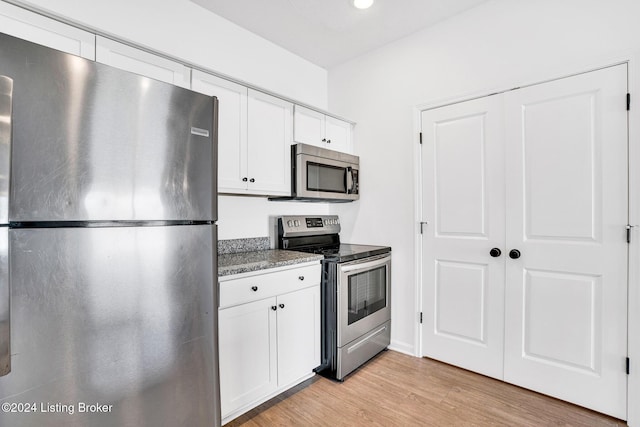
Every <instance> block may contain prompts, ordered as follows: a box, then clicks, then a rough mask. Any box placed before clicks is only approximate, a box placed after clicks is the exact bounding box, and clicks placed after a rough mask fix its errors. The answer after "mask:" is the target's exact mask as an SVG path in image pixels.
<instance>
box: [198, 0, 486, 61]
mask: <svg viewBox="0 0 640 427" xmlns="http://www.w3.org/2000/svg"><path fill="white" fill-rule="evenodd" d="M191 1H192V2H194V3H196V4H199V5H200V6H202V7H204V8H206V9H209V10H210V11H212V12H213V13H215V14H216V15H219V16H222V17H223V18H225V19H227V20H229V21H231V22H234V23H235V24H237V25H239V26H241V27H243V28H245V29H247V30H249V31H251V32H253V33H255V34H258V35H259V36H261V37H263V38H265V39H267V40H270V41H271V42H273V43H275V44H277V45H279V46H282V47H283V48H285V49H287V50H289V51H291V52H293V53H295V54H297V55H298V56H301V57H303V58H306V59H308V60H309V61H311V62H313V63H315V64H317V65H319V66H321V67H323V68H330V67H332V66H334V65H337V64H340V63H343V62H345V61H348V60H350V59H352V58H355V57H357V56H360V55H362V54H364V53H366V52H369V51H371V50H373V49H376V48H378V47H380V46H383V45H385V44H387V43H390V42H392V41H394V40H398V39H400V38H402V37H404V36H407V35H409V34H411V33H414V32H416V31H418V30H421V29H423V28H426V27H429V26H431V25H434V24H436V23H438V22H440V21H442V20H445V19H447V18H450V17H452V16H454V15H456V14H459V13H461V12H463V11H465V10H467V9H470V8H472V7H474V6H477V5H478V4H480V3H483V2H485V1H487V0H375V2H374V4H373V6H372V7H371V8H369V9H367V10H358V9H356V8H354V7H353V6H352V0H191Z"/></svg>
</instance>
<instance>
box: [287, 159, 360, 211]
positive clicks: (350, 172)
mask: <svg viewBox="0 0 640 427" xmlns="http://www.w3.org/2000/svg"><path fill="white" fill-rule="evenodd" d="M295 179H296V183H295V184H296V185H295V193H296V194H295V195H296V197H308V198H318V199H338V200H345V201H348V200H357V199H358V198H359V195H358V192H359V183H358V165H357V164H353V163H349V162H344V161H341V160H337V159H335V160H334V159H327V158H324V157H316V156H312V155H308V154H298V155H297V156H296V176H295Z"/></svg>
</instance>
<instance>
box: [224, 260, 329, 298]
mask: <svg viewBox="0 0 640 427" xmlns="http://www.w3.org/2000/svg"><path fill="white" fill-rule="evenodd" d="M268 271H269V270H264V272H261V273H259V274H256V275H252V276H245V277H241V278H237V279H229V280H225V281H221V282H220V308H223V307H230V306H233V305H238V304H243V303H246V302H251V301H257V300H260V299H263V298H269V297H273V296H276V295H280V294H284V293H287V292H293V291H296V290H298V289H303V288H307V287H309V286H314V285H318V284H320V279H321V273H320V263H318V264H315V265H307V266H304V267H296V268H291V269H287V270H278V271H275V272H271V273H269V272H268ZM301 278H302V279H301Z"/></svg>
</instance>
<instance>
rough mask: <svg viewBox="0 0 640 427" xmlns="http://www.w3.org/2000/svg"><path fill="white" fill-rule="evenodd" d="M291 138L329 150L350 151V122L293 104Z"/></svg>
mask: <svg viewBox="0 0 640 427" xmlns="http://www.w3.org/2000/svg"><path fill="white" fill-rule="evenodd" d="M293 139H294V141H295V142H302V143H304V144H310V145H315V146H318V147H323V148H328V149H331V150H336V151H343V152H347V153H350V152H351V151H352V147H351V123H349V122H345V121H344V120H340V119H336V118H335V117H331V116H327V115H325V114H323V113H320V112H318V111H314V110H310V109H308V108H305V107H301V106H300V105H296V106H295V113H294V134H293Z"/></svg>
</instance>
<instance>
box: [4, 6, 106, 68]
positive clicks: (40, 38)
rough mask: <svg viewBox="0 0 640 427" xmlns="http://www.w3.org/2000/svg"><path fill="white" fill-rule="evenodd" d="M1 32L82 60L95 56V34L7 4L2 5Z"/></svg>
mask: <svg viewBox="0 0 640 427" xmlns="http://www.w3.org/2000/svg"><path fill="white" fill-rule="evenodd" d="M0 31H2V32H3V33H5V34H9V35H11V36H14V37H18V38H21V39H23V40H27V41H30V42H33V43H37V44H40V45H42V46H47V47H50V48H53V49H57V50H60V51H62V52H66V53H70V54H72V55H77V56H81V57H83V58H87V59H91V60H94V59H95V57H96V48H95V35H93V34H91V33H89V32H87V31H83V30H80V29H78V28H75V27H72V26H70V25H67V24H63V23H62V22H58V21H55V20H53V19H51V18H47V17H44V16H42V15H38V14H37V13H33V12H30V11H28V10H25V9H22V8H19V7H17V6H13V5H10V4H7V3H5V2H0Z"/></svg>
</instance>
